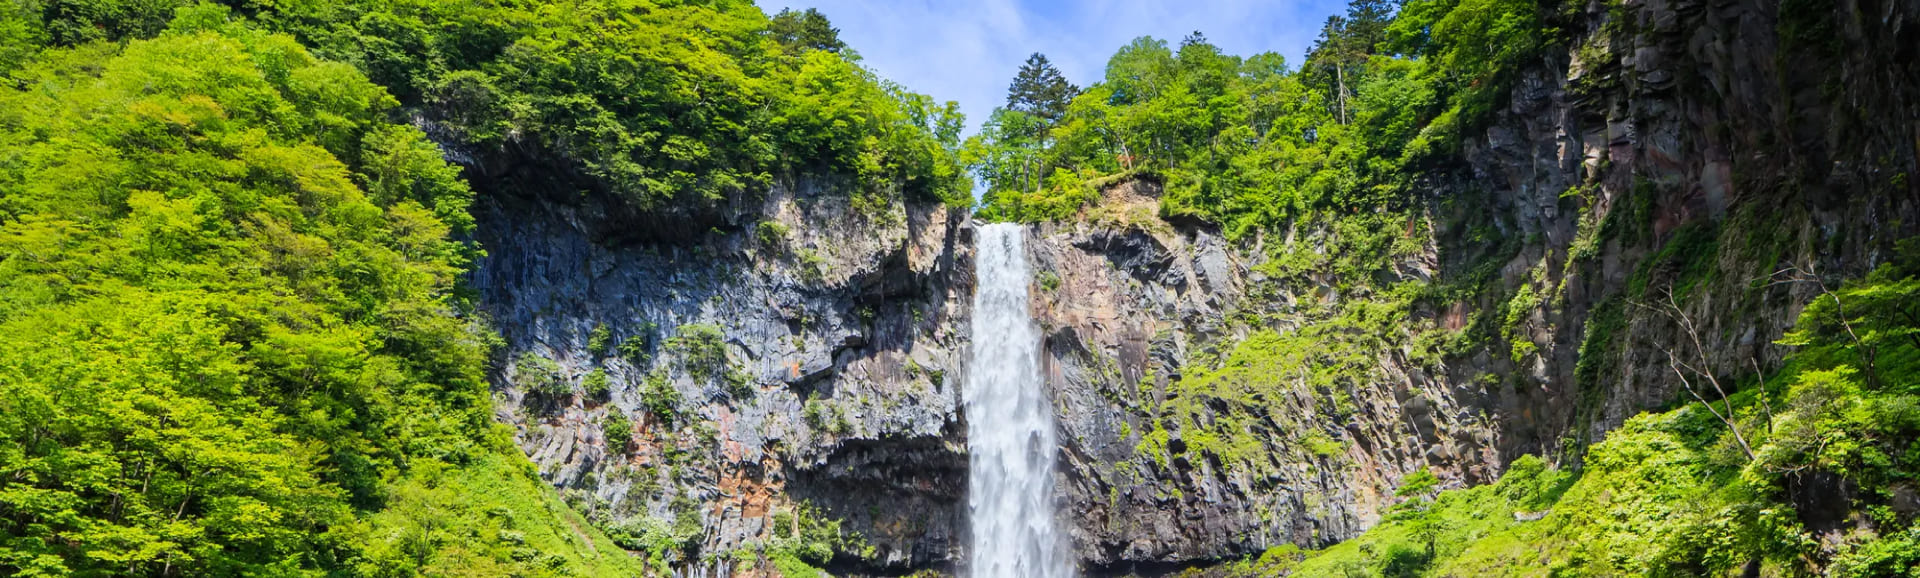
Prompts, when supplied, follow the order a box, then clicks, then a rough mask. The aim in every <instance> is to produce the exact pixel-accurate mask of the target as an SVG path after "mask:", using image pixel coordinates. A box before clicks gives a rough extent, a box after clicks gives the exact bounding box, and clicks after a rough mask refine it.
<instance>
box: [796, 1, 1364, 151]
mask: <svg viewBox="0 0 1920 578" xmlns="http://www.w3.org/2000/svg"><path fill="white" fill-rule="evenodd" d="M760 6H761V8H763V9H765V10H766V11H767V14H769V15H772V14H774V13H776V12H779V11H780V9H781V8H796V9H804V8H809V7H811V8H817V9H819V10H820V12H822V13H824V14H826V15H827V18H828V19H830V20H832V21H833V24H834V26H835V27H838V28H839V29H840V38H841V40H844V41H846V42H847V44H849V45H851V46H853V48H854V50H855V51H857V52H859V53H860V56H861V57H862V59H863V60H864V62H865V64H866V65H867V66H868V67H870V68H873V69H874V70H876V71H878V72H879V73H880V74H881V75H882V76H885V77H887V78H889V79H892V80H893V81H895V82H898V83H900V84H902V85H905V86H906V87H908V88H910V89H912V90H914V91H915V92H922V93H926V94H929V95H932V96H933V97H934V99H936V100H940V101H947V100H957V101H960V105H961V107H962V108H963V109H964V110H965V111H966V113H967V122H968V124H969V125H971V126H972V127H974V128H978V127H979V125H980V122H981V121H983V120H985V119H986V117H987V113H989V112H991V111H992V110H993V108H994V107H995V106H999V105H1000V104H1002V103H1003V102H1005V100H1006V95H1007V82H1008V81H1010V80H1012V79H1013V74H1014V72H1016V71H1018V70H1019V68H1020V63H1021V62H1023V61H1025V60H1026V59H1027V55H1029V54H1032V53H1034V52H1041V53H1044V54H1046V55H1047V58H1048V59H1050V60H1052V61H1053V63H1054V66H1058V67H1059V68H1060V70H1061V71H1062V72H1064V73H1065V74H1066V75H1067V79H1068V80H1071V81H1073V83H1074V84H1075V85H1079V86H1086V85H1088V84H1092V83H1093V82H1096V81H1098V80H1099V79H1100V77H1101V76H1102V75H1103V74H1104V72H1105V68H1106V64H1107V57H1108V56H1111V55H1113V53H1114V51H1116V50H1119V48H1120V47H1121V46H1122V45H1124V44H1126V43H1127V42H1128V41H1131V40H1133V39H1134V38H1137V37H1140V36H1153V37H1156V38H1160V39H1163V40H1166V41H1168V43H1169V44H1174V43H1178V42H1179V40H1180V39H1181V38H1183V37H1185V36H1186V35H1187V34H1189V33H1192V32H1193V31H1196V30H1198V31H1200V32H1203V33H1205V34H1206V35H1207V39H1208V40H1210V41H1212V42H1213V43H1214V44H1215V45H1218V46H1220V48H1221V49H1222V50H1225V51H1226V52H1227V53H1228V54H1238V55H1241V56H1246V55H1250V54H1256V53H1260V52H1268V51H1272V52H1278V53H1280V54H1282V55H1285V56H1286V57H1287V63H1288V64H1289V65H1293V66H1298V65H1299V63H1300V59H1301V55H1303V54H1305V53H1306V50H1307V46H1308V45H1309V44H1311V43H1312V42H1313V39H1314V37H1315V36H1317V35H1318V34H1319V31H1320V25H1321V24H1322V23H1324V22H1325V21H1326V19H1327V16H1328V15H1331V14H1334V13H1337V12H1342V11H1344V10H1345V9H1346V0H1264V1H1262V0H1057V1H1045V0H946V1H933V0H760Z"/></svg>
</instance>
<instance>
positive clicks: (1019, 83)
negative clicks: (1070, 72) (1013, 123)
mask: <svg viewBox="0 0 1920 578" xmlns="http://www.w3.org/2000/svg"><path fill="white" fill-rule="evenodd" d="M1076 92H1078V89H1076V88H1074V87H1073V84H1072V83H1069V82H1067V77H1065V76H1062V75H1061V74H1060V69H1058V68H1054V67H1053V63H1051V62H1048V61H1047V56H1046V55H1044V54H1040V53H1038V52H1035V53H1033V55H1032V56H1028V57H1027V62H1026V63H1025V64H1021V65H1020V72H1018V73H1016V74H1015V75H1014V77H1013V84H1011V85H1009V86H1008V87H1007V110H1012V111H1018V112H1021V113H1025V114H1029V115H1033V116H1034V117H1036V118H1039V119H1040V120H1041V121H1043V122H1045V123H1049V124H1051V123H1055V122H1059V121H1060V117H1061V116H1064V115H1066V112H1067V103H1068V102H1069V101H1072V100H1073V96H1074V93H1076ZM1043 126H1044V125H1043Z"/></svg>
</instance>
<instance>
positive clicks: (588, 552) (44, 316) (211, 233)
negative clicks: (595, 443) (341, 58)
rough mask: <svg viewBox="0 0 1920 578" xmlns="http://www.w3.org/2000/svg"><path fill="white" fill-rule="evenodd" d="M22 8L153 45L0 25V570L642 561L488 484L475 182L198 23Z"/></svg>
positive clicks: (346, 97) (345, 83)
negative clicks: (9, 81) (464, 292)
mask: <svg viewBox="0 0 1920 578" xmlns="http://www.w3.org/2000/svg"><path fill="white" fill-rule="evenodd" d="M10 6H11V5H10ZM43 7H44V8H46V9H45V10H43V11H41V12H40V15H41V16H42V17H44V18H46V20H43V21H41V22H39V23H37V24H28V25H25V28H29V29H36V30H38V31H36V32H31V33H27V34H26V37H31V38H43V39H45V40H47V41H52V42H59V43H79V42H84V41H88V40H92V39H95V38H113V37H124V36H154V37H153V38H152V39H149V40H138V41H132V42H127V43H125V44H114V43H89V44H85V45H82V46H79V47H75V48H53V49H47V50H44V51H42V50H37V49H36V50H30V51H25V50H16V49H18V48H20V46H19V45H18V44H6V43H10V42H15V41H17V40H19V39H20V38H22V37H23V36H21V34H22V33H21V32H20V31H21V29H22V26H23V24H22V23H21V22H20V21H19V20H14V19H12V18H14V17H15V16H18V14H15V15H14V16H10V17H9V20H8V23H7V24H6V25H5V26H0V30H4V32H0V37H5V40H4V41H0V45H4V46H0V47H4V48H5V49H6V50H9V51H12V52H7V56H6V57H7V58H16V57H23V55H24V54H25V53H27V52H32V53H34V56H32V57H31V58H30V59H27V60H23V61H19V62H9V63H7V66H9V67H11V69H10V70H9V72H8V73H9V74H10V75H12V77H13V78H15V79H18V80H21V81H22V82H21V83H20V84H19V86H25V87H28V88H27V89H23V90H15V89H11V88H8V89H0V142H3V143H4V145H0V148H4V150H6V151H7V154H6V160H5V161H4V162H0V326H4V328H5V331H4V332H0V335H5V336H6V337H5V338H0V574H6V575H18V576H41V575H69V574H76V575H118V574H129V575H319V574H324V573H332V574H334V575H347V576H353V575H365V576H392V575H413V574H416V573H428V574H442V573H449V572H455V571H459V572H473V573H477V574H489V575H516V574H517V575H528V576H546V575H557V574H560V573H563V572H571V573H575V574H598V573H600V572H603V571H604V572H607V573H608V574H610V575H611V574H625V575H631V574H632V573H633V572H634V571H635V569H634V568H631V567H629V566H628V565H627V564H626V563H625V562H624V557H618V556H615V557H602V556H601V555H599V554H597V553H594V551H593V550H592V549H591V548H588V547H582V546H583V544H584V543H586V542H587V541H589V540H591V539H592V538H590V537H582V536H583V534H582V531H580V530H571V529H568V530H560V529H559V527H558V526H554V525H552V522H558V521H560V520H562V519H569V518H566V516H568V515H569V514H568V513H567V512H566V511H565V509H564V507H562V506H559V505H558V504H557V502H555V501H553V500H551V496H550V494H549V493H548V491H547V490H546V489H545V488H544V485H543V484H541V483H540V482H539V481H538V480H537V479H536V478H535V477H534V476H532V475H531V474H529V473H528V472H525V471H524V470H522V469H520V468H518V467H515V466H510V465H507V464H509V463H512V462H510V461H506V460H519V459H521V458H519V454H518V451H517V450H516V449H514V448H513V447H512V445H511V443H510V442H507V441H506V440H505V439H504V437H502V434H500V432H497V431H495V430H494V429H493V428H492V426H490V425H489V423H490V414H491V406H490V398H489V395H488V392H487V386H486V383H485V380H484V376H483V374H484V367H485V364H486V362H487V359H488V356H489V351H488V350H489V348H490V346H491V343H492V342H493V339H492V338H490V337H489V336H488V335H487V334H486V332H485V331H484V330H483V329H482V328H481V327H479V326H478V324H477V323H476V322H474V321H473V320H472V319H471V318H470V317H468V316H467V315H466V311H467V306H466V304H465V303H464V302H463V301H462V300H461V298H460V297H459V293H458V292H456V291H455V286H456V283H457V282H458V279H459V276H460V274H461V271H462V270H463V268H464V267H465V266H466V264H467V261H468V260H469V259H470V258H471V257H472V256H473V255H474V254H475V250H474V248H473V247H471V246H469V245H466V244H463V243H460V242H457V241H454V240H452V239H454V238H457V236H458V235H461V234H464V233H465V232H466V231H468V230H469V229H470V227H471V223H472V221H471V220H470V217H468V216H467V214H466V206H467V202H468V200H469V199H470V197H471V193H470V191H469V190H468V189H467V187H466V186H465V185H464V184H462V183H460V182H459V181H458V180H457V178H456V175H457V170H455V169H454V168H452V167H449V166H447V165H446V164H445V163H444V162H443V161H441V160H440V157H439V155H438V153H437V150H436V149H435V147H434V146H433V145H432V144H431V143H430V142H429V141H428V140H427V139H426V137H425V136H424V135H422V134H421V133H420V131H418V130H416V129H414V128H412V127H408V126H403V125H396V124H389V123H388V122H387V121H386V119H387V118H388V114H389V113H390V111H391V110H392V109H393V106H394V105H395V104H396V103H395V99H394V98H392V97H391V96H389V95H388V93H387V92H386V91H385V90H383V89H382V88H381V87H379V86H377V85H375V84H374V83H372V82H370V81H369V80H368V79H367V78H366V77H365V76H363V75H362V74H361V73H360V72H358V71H356V70H355V69H354V67H352V66H348V65H344V64H340V63H336V62H330V61H327V60H323V59H320V58H317V57H315V56H314V55H313V54H311V53H309V52H308V51H307V50H306V49H304V48H302V47H301V46H300V44H298V43H297V42H296V41H295V40H294V39H293V38H291V37H288V36H282V35H276V34H269V33H266V32H262V31H259V30H257V29H254V28H251V27H248V26H245V25H242V24H237V23H233V22H229V21H228V17H227V14H226V13H225V11H224V10H223V9H220V8H217V7H211V6H198V7H193V8H189V9H186V10H183V11H182V12H181V13H180V14H181V16H180V18H178V19H176V20H174V21H173V23H172V25H171V29H170V30H169V31H167V32H165V33H161V32H160V24H159V23H163V22H165V21H166V17H167V16H170V15H171V14H173V11H172V8H173V3H169V2H106V1H102V2H59V3H47V4H45V5H43ZM156 34H157V36H155V35H156ZM520 463H524V462H520ZM494 512H500V513H501V515H496V514H494ZM503 516H504V517H503ZM516 548H529V549H530V550H529V551H531V552H534V553H537V554H538V555H539V557H541V558H543V559H544V561H542V562H540V563H538V564H535V563H531V562H527V561H525V560H523V559H522V558H521V557H518V556H516V555H515V553H514V551H515V549H516Z"/></svg>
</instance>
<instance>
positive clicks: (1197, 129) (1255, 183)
mask: <svg viewBox="0 0 1920 578" xmlns="http://www.w3.org/2000/svg"><path fill="white" fill-rule="evenodd" d="M1535 10H1536V9H1535V7H1534V6H1533V5H1532V3H1531V2H1527V1H1525V0H1464V1H1462V0H1433V1H1415V2H1411V3H1408V4H1407V5H1406V6H1405V8H1403V9H1402V10H1400V11H1399V13H1398V16H1397V17H1395V18H1393V19H1392V22H1391V24H1390V25H1389V23H1388V21H1387V19H1388V16H1389V12H1390V10H1389V6H1388V3H1384V2H1377V1H1360V2H1355V3H1354V4H1353V6H1352V7H1350V9H1349V13H1348V15H1347V16H1345V17H1337V18H1334V19H1332V20H1330V21H1329V24H1328V27H1327V28H1326V30H1325V32H1323V36H1322V38H1321V39H1320V40H1319V44H1318V45H1316V46H1315V48H1314V49H1313V51H1311V53H1310V54H1309V58H1308V61H1307V62H1306V63H1304V65H1303V66H1301V67H1300V69H1299V70H1298V71H1293V70H1289V69H1288V68H1287V66H1286V63H1285V61H1284V60H1283V59H1282V58H1280V57H1279V56H1278V55H1272V54H1262V55H1255V56H1253V57H1250V58H1246V59H1241V58H1238V57H1233V56H1227V55H1224V54H1221V52H1220V50H1219V49H1218V48H1217V47H1215V46H1214V45H1212V44H1210V43H1208V42H1206V39H1205V38H1203V37H1199V36H1197V35H1196V36H1194V37H1190V38H1187V39H1185V40H1183V41H1182V42H1181V43H1180V46H1179V47H1178V48H1177V49H1175V48H1170V47H1169V46H1168V45H1167V43H1166V42H1163V41H1160V40H1156V39H1152V38H1140V39H1137V40H1134V41H1133V42H1132V43H1130V44H1128V45H1127V46H1125V47H1122V48H1121V49H1120V50H1119V52H1118V53H1116V54H1114V56H1113V57H1112V59H1111V60H1109V61H1108V63H1107V69H1106V76H1105V79H1104V81H1103V82H1101V83H1099V84H1096V85H1094V86H1091V87H1088V88H1087V90H1086V92H1085V93H1084V94H1082V95H1081V96H1080V97H1079V98H1076V99H1075V100H1074V101H1073V102H1072V103H1071V104H1070V105H1069V106H1068V108H1067V112H1066V114H1065V116H1064V119H1063V120H1061V121H1059V122H1057V123H1052V124H1050V125H1049V126H1044V127H1041V129H1040V130H1041V132H1040V133H1039V134H1037V135H1029V132H1031V129H1030V128H1028V127H1025V126H1022V125H1019V124H1017V123H1010V122H1007V121H1006V120H1002V119H1001V117H1000V116H999V115H996V120H997V121H999V122H997V123H989V125H988V127H987V130H986V131H985V132H984V134H983V135H982V136H981V137H980V138H979V139H977V142H975V143H971V144H970V145H969V151H970V152H971V153H972V154H970V155H969V156H968V157H967V159H966V160H967V161H968V163H969V166H971V167H972V168H973V169H974V170H975V171H976V172H977V173H978V174H979V175H980V176H981V177H982V178H983V179H985V180H986V182H987V184H988V187H989V192H988V195H987V201H988V205H989V206H988V207H987V208H985V209H984V210H983V211H982V216H983V217H986V218H990V219H1005V220H1023V221H1032V220H1050V219H1060V218H1063V217H1062V215H1060V214H1059V212H1058V211H1045V212H1031V211H1029V210H1027V209H1026V208H1025V207H1035V206H1047V207H1051V206H1055V205H1058V204H1061V203H1060V202H1059V201H1066V200H1070V199H1068V197H1071V196H1073V195H1076V194H1077V191H1076V190H1075V189H1073V188H1069V187H1056V186H1053V185H1051V184H1047V183H1043V181H1044V179H1045V177H1046V176H1047V175H1051V174H1053V170H1054V169H1056V168H1060V169H1065V170H1067V171H1068V172H1069V173H1075V174H1079V173H1086V174H1088V175H1090V177H1089V178H1086V179H1083V180H1088V181H1092V180H1097V179H1105V178H1108V177H1109V176H1110V175H1117V174H1132V173H1135V172H1142V173H1148V174H1151V175H1154V176H1157V177H1158V178H1159V180H1160V181H1161V183H1162V184H1163V185H1164V186H1165V195H1164V197H1163V198H1162V211H1163V213H1164V214H1165V215H1167V216H1185V217H1198V218H1202V219H1207V220H1211V221H1214V222H1217V223H1220V224H1222V225H1225V228H1226V230H1227V231H1228V232H1229V233H1231V234H1233V235H1235V236H1239V235H1244V234H1246V233H1248V232H1250V231H1252V230H1254V229H1256V228H1274V227H1282V226H1285V225H1286V224H1288V223H1289V222H1290V221H1293V220H1295V219H1302V218H1310V217H1311V216H1312V215H1313V214H1314V213H1323V212H1324V213H1333V214H1351V213H1354V212H1361V211H1372V210H1376V209H1379V208H1382V207H1385V208H1387V209H1389V210H1399V209H1404V208H1405V207H1407V206H1408V204H1409V203H1408V198H1407V197H1408V190H1409V187H1410V186H1411V185H1410V182H1411V179H1412V178H1413V175H1415V174H1417V172H1418V171H1419V170H1420V169H1422V168H1424V167H1425V166H1426V165H1427V164H1430V159H1432V158H1434V156H1435V155H1440V154H1451V152H1452V151H1453V150H1454V138H1453V135H1455V134H1457V133H1458V132H1460V131H1461V130H1462V129H1463V127H1465V126H1468V125H1470V124H1473V123H1477V122H1480V120H1481V119H1482V118H1484V116H1485V114H1486V113H1487V112H1488V111H1490V110H1491V108H1492V105H1491V103H1492V102H1493V101H1494V100H1495V99H1496V98H1498V97H1499V96H1500V95H1502V94H1503V91H1504V88H1503V86H1504V83H1505V82H1506V81H1507V79H1508V77H1510V76H1512V75H1513V73H1514V72H1513V71H1515V70H1517V69H1518V68H1519V66H1520V64H1521V63H1522V60H1523V59H1524V57H1525V56H1527V55H1531V54H1533V53H1534V51H1535V50H1536V49H1537V47H1539V46H1541V45H1542V44H1543V43H1544V40H1543V38H1544V37H1546V35H1547V33H1546V32H1545V31H1544V30H1543V29H1542V28H1541V26H1540V25H1539V24H1538V23H1537V16H1536V15H1535ZM1010 169H1011V170H1010ZM1008 191H1013V192H1017V193H1018V194H1008ZM1055 197H1059V198H1058V199H1055ZM1042 199H1048V200H1049V202H1041V200H1042ZM1069 216H1071V212H1069Z"/></svg>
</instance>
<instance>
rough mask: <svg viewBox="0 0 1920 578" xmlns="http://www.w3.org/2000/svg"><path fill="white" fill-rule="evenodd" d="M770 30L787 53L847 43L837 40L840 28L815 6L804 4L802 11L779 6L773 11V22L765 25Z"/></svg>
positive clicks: (837, 48)
mask: <svg viewBox="0 0 1920 578" xmlns="http://www.w3.org/2000/svg"><path fill="white" fill-rule="evenodd" d="M767 29H768V31H769V32H772V33H773V39H774V41H776V42H779V43H780V45H781V46H784V47H786V49H787V52H788V53H792V54H799V53H801V52H805V51H808V50H825V51H827V52H836V53H837V52H840V51H842V50H846V49H847V43H845V42H841V41H840V29H838V28H834V27H833V23H832V22H829V21H827V16H826V15H825V14H821V13H820V11H819V10H815V9H812V8H808V9H807V10H806V11H805V12H795V11H794V10H793V9H792V8H786V9H782V10H781V11H780V13H779V14H775V15H773V22H771V23H769V25H768V26H767Z"/></svg>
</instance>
